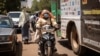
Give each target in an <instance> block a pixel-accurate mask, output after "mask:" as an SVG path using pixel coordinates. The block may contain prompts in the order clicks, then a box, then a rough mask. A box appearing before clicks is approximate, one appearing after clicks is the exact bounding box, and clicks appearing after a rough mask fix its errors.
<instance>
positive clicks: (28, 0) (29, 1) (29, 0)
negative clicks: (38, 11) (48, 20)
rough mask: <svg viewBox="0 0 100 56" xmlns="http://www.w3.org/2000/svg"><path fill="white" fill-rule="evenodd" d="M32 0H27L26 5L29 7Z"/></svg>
mask: <svg viewBox="0 0 100 56" xmlns="http://www.w3.org/2000/svg"><path fill="white" fill-rule="evenodd" d="M32 1H33V0H27V6H28V7H29V8H31V6H32Z"/></svg>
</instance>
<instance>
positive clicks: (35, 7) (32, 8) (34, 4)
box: [31, 0, 39, 12]
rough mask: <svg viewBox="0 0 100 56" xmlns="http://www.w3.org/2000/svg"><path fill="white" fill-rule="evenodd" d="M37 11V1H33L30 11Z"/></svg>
mask: <svg viewBox="0 0 100 56" xmlns="http://www.w3.org/2000/svg"><path fill="white" fill-rule="evenodd" d="M37 10H39V8H38V1H37V0H33V4H32V7H31V11H32V12H34V11H37Z"/></svg>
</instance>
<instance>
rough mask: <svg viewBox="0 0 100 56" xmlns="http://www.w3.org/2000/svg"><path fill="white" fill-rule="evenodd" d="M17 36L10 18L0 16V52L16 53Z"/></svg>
mask: <svg viewBox="0 0 100 56" xmlns="http://www.w3.org/2000/svg"><path fill="white" fill-rule="evenodd" d="M16 43H17V34H16V29H15V28H14V24H13V21H12V19H11V18H9V17H8V16H5V15H0V52H8V51H9V52H11V53H12V54H15V53H16Z"/></svg>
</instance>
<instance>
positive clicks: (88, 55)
mask: <svg viewBox="0 0 100 56" xmlns="http://www.w3.org/2000/svg"><path fill="white" fill-rule="evenodd" d="M58 43H59V44H60V45H62V46H63V47H65V48H67V49H69V50H72V49H71V46H70V44H69V42H68V40H67V39H66V40H65V39H64V40H63V39H61V40H58ZM58 56H59V55H58ZM81 56H100V53H97V52H95V51H93V50H90V49H87V48H86V52H85V53H84V54H83V55H81Z"/></svg>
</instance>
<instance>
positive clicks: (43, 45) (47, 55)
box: [39, 25, 55, 56]
mask: <svg viewBox="0 0 100 56" xmlns="http://www.w3.org/2000/svg"><path fill="white" fill-rule="evenodd" d="M54 30H55V29H54V28H53V27H51V26H50V25H45V26H43V28H42V31H43V32H45V33H43V34H42V37H41V39H40V40H41V41H40V42H39V45H40V53H39V54H40V56H53V54H54V52H55V51H54V48H55V35H54V34H52V32H53V31H54Z"/></svg>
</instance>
